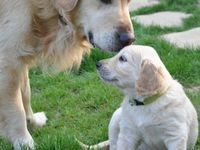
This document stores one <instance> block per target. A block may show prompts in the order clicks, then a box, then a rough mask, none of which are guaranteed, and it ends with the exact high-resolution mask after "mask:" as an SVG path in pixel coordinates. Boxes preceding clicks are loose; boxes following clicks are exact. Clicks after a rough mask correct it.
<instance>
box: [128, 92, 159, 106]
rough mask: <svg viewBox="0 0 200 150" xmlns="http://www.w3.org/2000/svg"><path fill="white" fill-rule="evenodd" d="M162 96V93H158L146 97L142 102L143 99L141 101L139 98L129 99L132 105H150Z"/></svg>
mask: <svg viewBox="0 0 200 150" xmlns="http://www.w3.org/2000/svg"><path fill="white" fill-rule="evenodd" d="M160 96H161V94H156V95H153V96H150V97H147V98H145V99H144V101H143V102H141V101H139V100H137V99H130V100H129V104H130V105H131V106H142V105H148V104H151V103H153V102H155V101H156V100H157V99H158V98H159V97H160Z"/></svg>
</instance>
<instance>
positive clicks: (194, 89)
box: [185, 86, 200, 93]
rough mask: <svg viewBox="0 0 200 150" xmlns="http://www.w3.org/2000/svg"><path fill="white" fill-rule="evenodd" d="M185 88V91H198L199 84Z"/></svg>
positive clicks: (199, 88) (199, 89)
mask: <svg viewBox="0 0 200 150" xmlns="http://www.w3.org/2000/svg"><path fill="white" fill-rule="evenodd" d="M185 90H186V91H187V92H191V93H192V92H200V86H194V87H191V88H185Z"/></svg>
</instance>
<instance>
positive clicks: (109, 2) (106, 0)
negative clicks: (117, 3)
mask: <svg viewBox="0 0 200 150" xmlns="http://www.w3.org/2000/svg"><path fill="white" fill-rule="evenodd" d="M101 2H102V3H104V4H111V3H112V2H111V0H101Z"/></svg>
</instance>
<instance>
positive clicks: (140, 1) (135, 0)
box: [129, 0, 159, 11]
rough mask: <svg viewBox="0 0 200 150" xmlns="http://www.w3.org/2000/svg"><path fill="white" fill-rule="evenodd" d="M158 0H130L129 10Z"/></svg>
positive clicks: (149, 4)
mask: <svg viewBox="0 0 200 150" xmlns="http://www.w3.org/2000/svg"><path fill="white" fill-rule="evenodd" d="M158 3H159V0H132V1H131V3H130V6H129V11H135V10H137V9H140V8H142V7H147V6H152V5H155V4H158Z"/></svg>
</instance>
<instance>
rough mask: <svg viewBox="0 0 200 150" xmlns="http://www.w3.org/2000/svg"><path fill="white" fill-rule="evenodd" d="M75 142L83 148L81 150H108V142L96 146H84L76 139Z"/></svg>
mask: <svg viewBox="0 0 200 150" xmlns="http://www.w3.org/2000/svg"><path fill="white" fill-rule="evenodd" d="M76 141H77V142H78V143H79V145H80V146H81V147H82V148H83V150H109V141H104V142H101V143H98V144H96V145H86V144H84V143H82V142H80V141H79V140H78V139H76Z"/></svg>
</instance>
